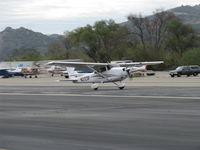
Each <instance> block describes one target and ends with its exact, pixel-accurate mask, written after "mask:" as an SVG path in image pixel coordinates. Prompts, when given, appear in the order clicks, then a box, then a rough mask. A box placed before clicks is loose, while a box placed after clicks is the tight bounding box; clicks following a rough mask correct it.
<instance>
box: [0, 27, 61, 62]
mask: <svg viewBox="0 0 200 150" xmlns="http://www.w3.org/2000/svg"><path fill="white" fill-rule="evenodd" d="M61 40H62V38H61V36H59V35H50V36H47V35H44V34H42V33H39V32H34V31H32V30H29V29H26V28H23V27H21V28H18V29H12V28H11V27H7V28H6V29H5V30H4V31H2V32H0V54H1V55H0V60H4V59H6V57H7V56H8V55H9V53H11V51H12V50H14V49H18V48H19V49H21V48H23V49H27V48H33V49H36V50H37V51H39V52H41V53H45V52H46V51H47V47H48V45H49V44H50V43H53V42H59V43H61Z"/></svg>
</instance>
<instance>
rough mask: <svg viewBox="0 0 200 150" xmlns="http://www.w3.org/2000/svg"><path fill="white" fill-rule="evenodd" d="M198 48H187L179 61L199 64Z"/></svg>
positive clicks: (183, 63)
mask: <svg viewBox="0 0 200 150" xmlns="http://www.w3.org/2000/svg"><path fill="white" fill-rule="evenodd" d="M199 58H200V48H194V49H190V50H187V51H186V52H184V53H183V55H182V58H181V59H180V61H179V63H180V64H181V65H195V64H196V65H200V59H199Z"/></svg>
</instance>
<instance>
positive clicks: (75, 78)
mask: <svg viewBox="0 0 200 150" xmlns="http://www.w3.org/2000/svg"><path fill="white" fill-rule="evenodd" d="M161 63H163V61H153V62H131V63H126V62H125V63H124V62H120V63H92V62H56V61H55V62H49V63H48V65H59V66H66V67H68V68H67V70H68V75H69V81H72V82H74V83H92V85H91V88H92V89H94V90H97V89H98V88H99V84H98V83H108V82H112V83H114V84H115V85H117V87H118V88H119V89H124V87H125V83H122V81H123V80H124V79H126V78H127V77H128V76H129V75H130V72H131V71H132V70H131V67H133V66H135V65H156V64H161ZM69 67H70V68H69ZM76 70H79V71H80V70H82V71H89V73H78V72H77V71H76Z"/></svg>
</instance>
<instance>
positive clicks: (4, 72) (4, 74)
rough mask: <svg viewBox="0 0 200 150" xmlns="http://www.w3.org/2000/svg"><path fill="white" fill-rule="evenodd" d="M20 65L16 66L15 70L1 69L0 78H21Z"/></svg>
mask: <svg viewBox="0 0 200 150" xmlns="http://www.w3.org/2000/svg"><path fill="white" fill-rule="evenodd" d="M21 67H22V64H20V65H18V66H17V68H10V69H8V68H1V69H0V76H2V77H3V78H9V77H13V76H23V72H22V68H21Z"/></svg>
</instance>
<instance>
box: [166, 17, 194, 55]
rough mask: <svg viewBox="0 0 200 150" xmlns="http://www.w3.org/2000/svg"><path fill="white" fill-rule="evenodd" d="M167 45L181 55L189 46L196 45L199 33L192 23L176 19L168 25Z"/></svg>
mask: <svg viewBox="0 0 200 150" xmlns="http://www.w3.org/2000/svg"><path fill="white" fill-rule="evenodd" d="M166 28H167V32H168V34H167V36H166V47H167V48H168V49H170V50H172V51H176V52H177V53H179V54H180V55H181V54H182V53H183V52H184V51H186V50H187V49H189V48H194V47H195V46H196V39H197V34H196V32H195V31H194V29H193V28H192V27H191V26H190V25H186V24H183V23H181V21H180V20H178V19H176V20H173V21H171V22H170V23H168V24H167V25H166Z"/></svg>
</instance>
